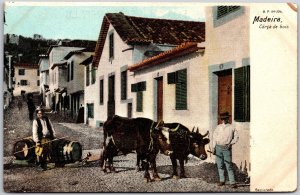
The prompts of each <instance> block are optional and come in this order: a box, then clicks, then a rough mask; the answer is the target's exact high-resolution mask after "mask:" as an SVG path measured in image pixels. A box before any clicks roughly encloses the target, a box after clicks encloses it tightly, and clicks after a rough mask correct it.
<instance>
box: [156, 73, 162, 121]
mask: <svg viewBox="0 0 300 195" xmlns="http://www.w3.org/2000/svg"><path fill="white" fill-rule="evenodd" d="M156 82H157V92H156V93H157V101H156V102H157V106H156V109H157V110H156V113H157V121H160V120H163V77H159V78H157V79H156Z"/></svg>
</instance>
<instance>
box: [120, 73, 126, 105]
mask: <svg viewBox="0 0 300 195" xmlns="http://www.w3.org/2000/svg"><path fill="white" fill-rule="evenodd" d="M126 99H127V71H123V72H121V100H126Z"/></svg>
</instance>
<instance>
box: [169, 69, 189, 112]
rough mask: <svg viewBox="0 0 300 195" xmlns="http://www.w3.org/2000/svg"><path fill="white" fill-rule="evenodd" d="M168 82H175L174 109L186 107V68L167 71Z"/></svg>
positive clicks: (184, 108)
mask: <svg viewBox="0 0 300 195" xmlns="http://www.w3.org/2000/svg"><path fill="white" fill-rule="evenodd" d="M168 84H176V92H175V94H176V106H175V107H176V110H186V109H187V70H186V69H183V70H178V71H176V72H171V73H168Z"/></svg>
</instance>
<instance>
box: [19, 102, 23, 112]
mask: <svg viewBox="0 0 300 195" xmlns="http://www.w3.org/2000/svg"><path fill="white" fill-rule="evenodd" d="M22 106H23V103H22V100H20V99H19V100H18V109H19V111H20V110H21V109H22Z"/></svg>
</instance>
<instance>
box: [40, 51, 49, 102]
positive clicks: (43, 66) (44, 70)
mask: <svg viewBox="0 0 300 195" xmlns="http://www.w3.org/2000/svg"><path fill="white" fill-rule="evenodd" d="M38 66H39V71H40V94H41V97H42V102H43V104H44V105H45V106H46V108H50V104H49V102H50V99H49V96H47V95H46V93H47V92H48V91H49V57H48V56H47V55H43V56H40V59H39V63H38ZM46 99H48V100H47V101H46ZM46 103H47V104H46Z"/></svg>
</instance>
